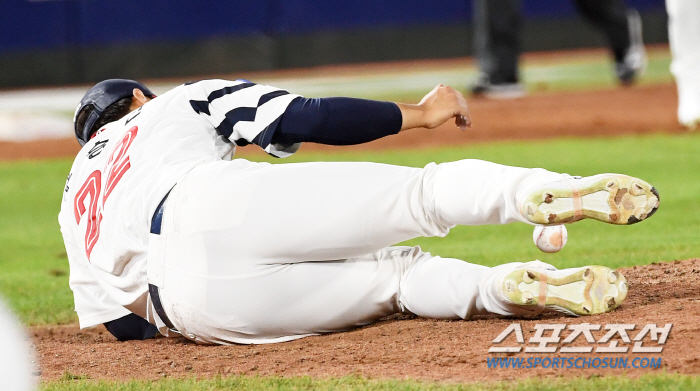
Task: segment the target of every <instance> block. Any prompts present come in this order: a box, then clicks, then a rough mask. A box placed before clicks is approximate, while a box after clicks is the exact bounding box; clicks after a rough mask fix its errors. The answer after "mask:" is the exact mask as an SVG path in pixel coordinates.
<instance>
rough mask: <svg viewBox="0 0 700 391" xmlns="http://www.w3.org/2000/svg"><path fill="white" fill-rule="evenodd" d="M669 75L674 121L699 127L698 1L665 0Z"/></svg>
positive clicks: (699, 11)
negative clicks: (675, 107) (672, 83)
mask: <svg viewBox="0 0 700 391" xmlns="http://www.w3.org/2000/svg"><path fill="white" fill-rule="evenodd" d="M666 11H667V12H668V41H669V44H670V46H671V58H672V60H671V73H673V76H674V77H675V79H676V85H677V87H678V120H679V121H680V123H682V124H683V125H685V126H688V127H690V128H691V129H697V128H698V126H700V1H698V0H666Z"/></svg>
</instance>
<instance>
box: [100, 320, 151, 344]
mask: <svg viewBox="0 0 700 391" xmlns="http://www.w3.org/2000/svg"><path fill="white" fill-rule="evenodd" d="M104 325H105V327H106V328H107V331H109V332H110V333H111V334H112V335H113V336H114V337H115V338H117V340H118V341H130V340H134V339H138V340H143V339H150V338H154V337H155V336H156V333H157V332H158V329H157V328H156V326H154V325H152V324H150V323H148V322H147V321H146V319H144V318H142V317H140V316H138V315H136V314H129V315H126V316H122V317H121V318H119V319H115V320H113V321H111V322H107V323H105V324H104Z"/></svg>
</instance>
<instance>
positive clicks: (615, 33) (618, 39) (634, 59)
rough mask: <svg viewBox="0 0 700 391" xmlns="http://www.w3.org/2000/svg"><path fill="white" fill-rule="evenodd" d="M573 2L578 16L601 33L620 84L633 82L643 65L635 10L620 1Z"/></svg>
mask: <svg viewBox="0 0 700 391" xmlns="http://www.w3.org/2000/svg"><path fill="white" fill-rule="evenodd" d="M574 3H575V4H576V7H577V8H578V10H579V12H580V13H581V15H583V16H584V17H585V18H586V19H587V20H588V21H589V22H591V23H592V24H593V25H594V26H595V27H596V28H598V29H599V30H600V31H601V32H602V33H603V35H605V38H606V40H607V42H608V45H609V47H610V50H611V51H612V54H613V57H614V59H615V75H616V76H617V78H618V80H619V81H620V83H622V84H625V85H628V84H631V83H633V82H634V81H635V80H636V79H637V78H638V77H639V76H640V75H641V73H643V72H644V69H645V67H646V51H645V50H644V43H643V42H642V21H641V18H640V17H639V13H638V12H637V11H636V10H634V9H631V8H627V6H626V5H625V2H624V1H623V0H575V1H574Z"/></svg>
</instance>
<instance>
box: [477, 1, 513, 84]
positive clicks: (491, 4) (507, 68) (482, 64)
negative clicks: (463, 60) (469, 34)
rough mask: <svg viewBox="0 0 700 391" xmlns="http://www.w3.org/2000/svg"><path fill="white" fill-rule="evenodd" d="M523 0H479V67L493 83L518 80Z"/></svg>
mask: <svg viewBox="0 0 700 391" xmlns="http://www.w3.org/2000/svg"><path fill="white" fill-rule="evenodd" d="M520 5H521V1H520V0H475V1H474V7H475V19H476V20H475V28H476V31H475V34H474V37H475V45H474V46H475V48H476V56H477V60H478V62H479V70H480V71H481V72H482V73H483V74H485V75H487V76H488V78H489V80H490V82H491V83H492V84H502V83H516V82H518V57H519V55H520V33H521V28H522V15H521V12H520Z"/></svg>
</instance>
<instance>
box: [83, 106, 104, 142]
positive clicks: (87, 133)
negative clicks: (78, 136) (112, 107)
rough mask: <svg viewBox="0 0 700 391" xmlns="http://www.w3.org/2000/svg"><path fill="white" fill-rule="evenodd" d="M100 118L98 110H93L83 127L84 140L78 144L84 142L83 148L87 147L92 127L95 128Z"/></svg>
mask: <svg viewBox="0 0 700 391" xmlns="http://www.w3.org/2000/svg"><path fill="white" fill-rule="evenodd" d="M98 118H100V113H99V112H98V111H97V110H92V111H91V112H90V114H89V116H88V118H87V120H85V126H83V132H82V133H83V134H82V136H83V137H82V140H78V142H80V141H82V143H81V146H83V145H85V143H87V141H88V140H90V134H91V133H92V132H91V130H92V127H93V126H95V122H97V119H98ZM83 140H84V141H83Z"/></svg>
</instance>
